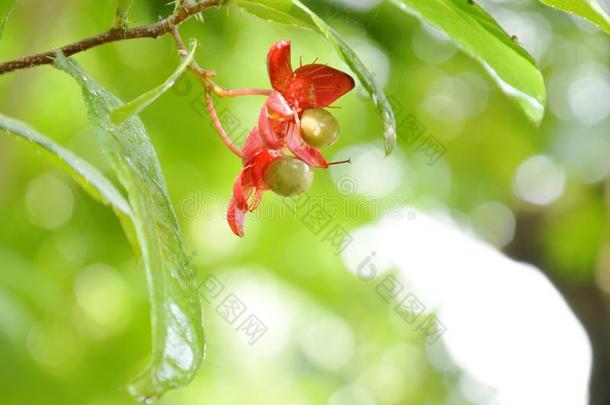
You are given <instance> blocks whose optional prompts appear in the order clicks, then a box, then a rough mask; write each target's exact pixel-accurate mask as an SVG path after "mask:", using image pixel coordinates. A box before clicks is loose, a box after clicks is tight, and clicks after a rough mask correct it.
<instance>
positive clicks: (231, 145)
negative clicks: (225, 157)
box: [205, 91, 241, 158]
mask: <svg viewBox="0 0 610 405" xmlns="http://www.w3.org/2000/svg"><path fill="white" fill-rule="evenodd" d="M205 104H206V107H207V109H208V112H209V113H210V117H212V121H214V126H215V127H216V130H217V131H218V135H220V139H222V141H223V142H224V144H225V145H227V147H228V148H229V149H231V152H233V153H235V154H236V155H237V157H239V158H241V151H240V150H239V148H238V147H237V146H235V144H234V143H233V141H231V138H229V135H227V132H226V131H225V129H224V128H223V126H222V123H221V122H220V120H219V119H218V114H216V108H214V101H213V100H212V95H211V94H210V92H209V91H206V92H205Z"/></svg>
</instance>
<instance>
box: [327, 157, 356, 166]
mask: <svg viewBox="0 0 610 405" xmlns="http://www.w3.org/2000/svg"><path fill="white" fill-rule="evenodd" d="M345 163H347V164H352V158H349V159H346V160H340V161H338V162H330V163H329V164H328V165H329V166H332V165H342V164H345Z"/></svg>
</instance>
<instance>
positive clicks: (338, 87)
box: [286, 64, 355, 110]
mask: <svg viewBox="0 0 610 405" xmlns="http://www.w3.org/2000/svg"><path fill="white" fill-rule="evenodd" d="M294 73H295V78H294V80H292V81H291V82H290V86H289V88H288V90H287V91H286V93H287V95H288V97H287V98H288V100H289V101H292V102H293V103H294V104H296V106H297V107H298V108H300V109H301V110H306V109H309V108H323V107H327V106H329V105H331V104H332V103H333V102H334V101H335V100H337V99H338V98H339V97H341V96H342V95H344V94H345V93H347V92H348V91H350V90H352V89H353V88H354V86H355V82H354V79H352V77H351V76H350V75H348V74H347V73H344V72H342V71H340V70H337V69H333V68H331V67H329V66H326V65H320V64H310V65H304V66H301V67H300V68H298V69H297V70H296V71H295V72H294Z"/></svg>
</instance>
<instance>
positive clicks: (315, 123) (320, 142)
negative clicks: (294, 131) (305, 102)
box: [301, 108, 339, 148]
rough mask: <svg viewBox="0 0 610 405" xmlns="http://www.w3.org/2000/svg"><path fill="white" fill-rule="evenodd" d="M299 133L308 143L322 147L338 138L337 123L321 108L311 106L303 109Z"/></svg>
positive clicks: (315, 146)
mask: <svg viewBox="0 0 610 405" xmlns="http://www.w3.org/2000/svg"><path fill="white" fill-rule="evenodd" d="M301 133H302V135H303V139H304V140H305V142H307V144H308V145H310V146H313V147H314V148H323V147H324V146H329V145H332V144H333V143H335V142H336V141H337V138H339V123H338V122H337V119H336V118H335V117H334V116H333V115H332V114H331V113H329V112H328V111H326V110H324V109H323V108H312V109H310V110H305V112H304V113H303V116H302V117H301Z"/></svg>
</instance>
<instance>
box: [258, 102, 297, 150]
mask: <svg viewBox="0 0 610 405" xmlns="http://www.w3.org/2000/svg"><path fill="white" fill-rule="evenodd" d="M292 120H294V112H293V111H292V108H291V107H290V105H289V104H288V102H287V101H286V99H285V98H284V97H283V96H282V95H281V94H280V93H278V92H276V91H274V92H273V94H271V95H270V96H269V97H268V98H267V101H266V102H265V105H264V106H263V108H261V112H260V114H259V116H258V133H259V135H260V138H261V139H262V141H263V143H264V144H265V146H266V147H267V148H269V149H281V148H283V147H284V146H285V145H286V135H287V133H288V127H287V124H288V122H287V121H292Z"/></svg>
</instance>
